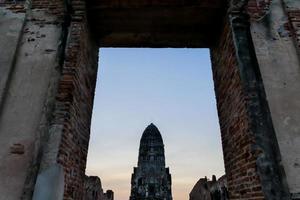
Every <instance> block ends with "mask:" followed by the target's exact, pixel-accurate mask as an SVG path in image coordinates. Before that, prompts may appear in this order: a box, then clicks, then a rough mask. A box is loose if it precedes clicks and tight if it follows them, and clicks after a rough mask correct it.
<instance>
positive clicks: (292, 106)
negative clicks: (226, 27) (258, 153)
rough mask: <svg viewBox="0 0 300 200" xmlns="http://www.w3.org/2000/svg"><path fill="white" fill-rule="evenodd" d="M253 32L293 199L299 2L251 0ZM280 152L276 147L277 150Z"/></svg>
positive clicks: (299, 189) (299, 191)
mask: <svg viewBox="0 0 300 200" xmlns="http://www.w3.org/2000/svg"><path fill="white" fill-rule="evenodd" d="M247 11H248V13H249V15H250V23H251V35H252V38H253V44H254V48H255V54H256V57H257V60H258V63H259V68H260V72H261V75H262V80H263V83H264V88H265V91H266V98H267V100H268V106H269V108H270V115H271V116H270V117H271V118H272V121H273V127H274V130H275V135H276V138H277V141H276V143H277V144H278V148H277V149H278V153H277V154H278V155H279V156H277V158H278V161H279V162H278V163H279V166H280V168H281V169H282V176H283V182H286V183H285V184H284V185H286V186H287V187H288V190H289V192H290V193H291V195H292V198H299V197H300V184H299V183H300V176H298V174H299V172H300V171H299V168H298V167H296V166H297V165H298V164H297V163H299V162H298V161H299V159H300V157H299V155H300V149H299V144H300V138H299V137H297V131H296V130H299V122H300V117H299V113H298V111H299V109H300V107H299V103H298V102H299V101H298V99H299V95H298V94H299V93H298V92H297V91H299V89H300V87H299V85H300V82H299V81H300V73H299V65H300V60H299V58H300V57H299V55H300V54H299V53H300V51H299V45H300V43H299V39H300V38H299V34H300V32H299V31H300V23H299V22H300V2H299V1H289V0H269V1H259V0H250V1H249V2H248V5H247ZM292 127H293V128H292ZM276 151H277V150H276Z"/></svg>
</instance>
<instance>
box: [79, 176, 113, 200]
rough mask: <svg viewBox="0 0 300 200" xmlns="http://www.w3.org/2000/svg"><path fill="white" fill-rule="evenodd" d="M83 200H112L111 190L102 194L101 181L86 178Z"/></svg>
mask: <svg viewBox="0 0 300 200" xmlns="http://www.w3.org/2000/svg"><path fill="white" fill-rule="evenodd" d="M83 199H84V200H114V193H113V191H112V190H107V191H106V193H103V188H102V184H101V180H100V178H99V177H97V176H86V177H85V180H84V195H83Z"/></svg>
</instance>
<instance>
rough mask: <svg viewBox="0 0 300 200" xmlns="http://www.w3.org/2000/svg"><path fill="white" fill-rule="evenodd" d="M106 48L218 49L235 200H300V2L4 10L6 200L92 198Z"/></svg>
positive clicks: (88, 1) (1, 110)
mask: <svg viewBox="0 0 300 200" xmlns="http://www.w3.org/2000/svg"><path fill="white" fill-rule="evenodd" d="M101 47H156V48H157V47H161V48H162V47H174V48H185V47H190V48H210V52H211V61H212V70H213V79H214V85H215V93H216V100H217V108H218V116H219V122H220V127H221V136H222V147H223V154H224V164H225V171H226V176H227V184H228V192H229V197H230V199H233V200H237V199H240V200H244V199H252V200H261V199H268V200H290V199H299V198H300V134H299V130H300V115H299V111H300V103H299V99H300V92H299V91H300V70H299V66H300V64H299V63H300V59H299V58H300V57H299V55H300V51H299V47H300V1H298V0H71V1H67V0H51V1H49V0H26V1H24V0H16V1H13V0H1V1H0V146H1V149H0V194H1V198H2V199H5V200H17V199H32V198H33V197H37V196H39V195H41V194H42V195H46V193H43V192H41V189H47V190H48V191H50V190H51V192H49V193H47V194H51V195H54V196H55V197H59V198H57V199H66V200H70V199H74V200H75V199H76V200H81V199H82V198H83V195H84V179H85V167H86V157H87V152H88V144H89V138H90V123H91V114H92V109H93V98H94V92H95V83H96V78H97V77H96V76H97V68H98V55H99V48H100V49H101ZM100 63H101V52H100ZM116 81H117V80H116ZM199 92H201V91H199ZM199 123H201V122H199ZM51 186H55V187H51ZM47 198H50V197H43V199H47Z"/></svg>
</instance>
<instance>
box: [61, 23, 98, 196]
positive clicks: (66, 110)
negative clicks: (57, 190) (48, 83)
mask: <svg viewBox="0 0 300 200" xmlns="http://www.w3.org/2000/svg"><path fill="white" fill-rule="evenodd" d="M97 62H98V48H97V47H96V46H95V45H94V43H92V41H90V35H89V32H88V29H87V26H86V23H84V22H71V26H70V32H69V38H68V44H67V48H66V58H65V63H64V66H63V69H62V77H61V80H60V83H59V90H58V95H57V104H56V108H57V110H56V112H55V113H56V120H55V123H57V124H62V125H63V126H64V128H63V135H62V141H61V144H60V147H59V154H58V158H57V159H58V163H60V164H62V165H63V166H64V169H65V194H64V199H82V193H83V183H84V177H85V174H84V173H85V167H86V158H87V152H88V143H89V137H90V120H91V114H92V108H93V98H94V89H95V82H96V74H97Z"/></svg>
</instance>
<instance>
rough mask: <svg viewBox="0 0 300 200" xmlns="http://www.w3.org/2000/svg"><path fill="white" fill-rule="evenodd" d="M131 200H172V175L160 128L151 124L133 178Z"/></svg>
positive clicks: (146, 131)
mask: <svg viewBox="0 0 300 200" xmlns="http://www.w3.org/2000/svg"><path fill="white" fill-rule="evenodd" d="M130 200H172V192H171V174H170V172H169V168H166V167H165V150H164V143H163V140H162V137H161V134H160V132H159V130H158V128H157V127H156V126H155V125H154V124H152V123H151V124H150V125H149V126H148V127H147V128H146V129H145V131H144V133H143V135H142V138H141V141H140V149H139V159H138V166H137V167H134V172H133V174H132V177H131V195H130Z"/></svg>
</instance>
